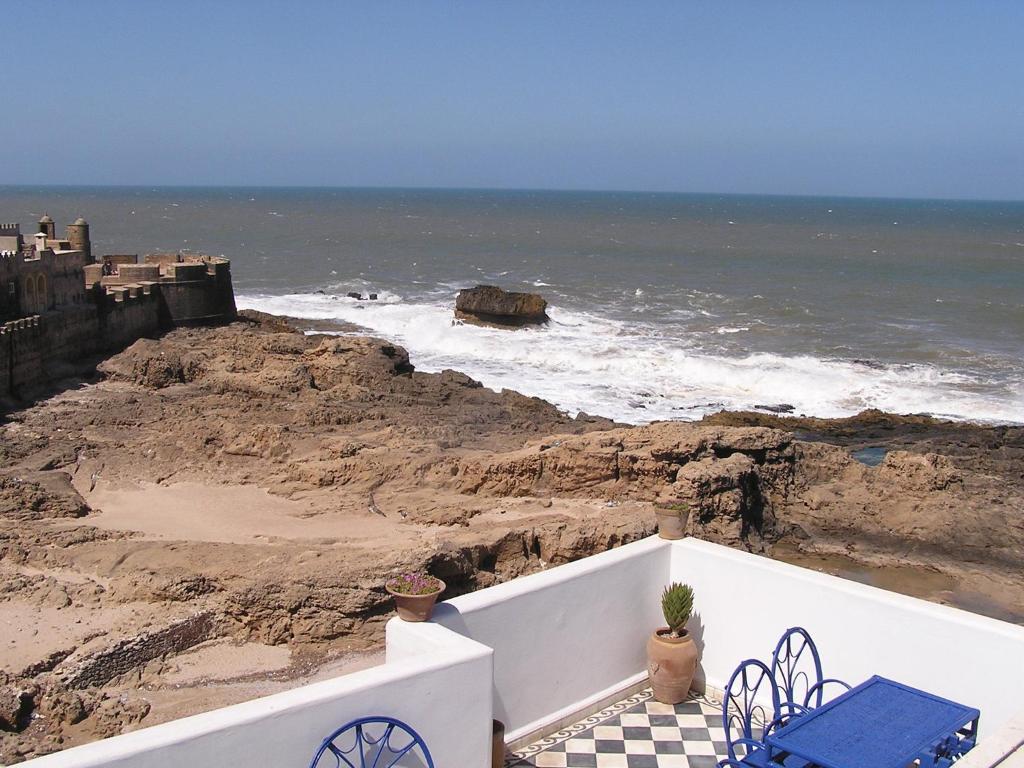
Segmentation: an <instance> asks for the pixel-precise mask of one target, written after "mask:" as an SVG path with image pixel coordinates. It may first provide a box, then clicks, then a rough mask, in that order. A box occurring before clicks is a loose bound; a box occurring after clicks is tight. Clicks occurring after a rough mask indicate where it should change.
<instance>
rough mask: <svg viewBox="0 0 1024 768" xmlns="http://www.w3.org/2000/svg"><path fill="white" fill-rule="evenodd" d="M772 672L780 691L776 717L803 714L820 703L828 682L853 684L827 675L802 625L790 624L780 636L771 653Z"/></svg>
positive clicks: (816, 650) (814, 646) (808, 634)
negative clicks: (794, 625) (825, 675)
mask: <svg viewBox="0 0 1024 768" xmlns="http://www.w3.org/2000/svg"><path fill="white" fill-rule="evenodd" d="M772 674H773V676H774V677H775V682H776V685H777V687H778V693H779V702H780V703H779V708H778V709H776V710H775V718H776V719H779V718H784V717H793V716H797V717H798V716H800V715H802V714H804V713H806V712H807V711H808V710H810V709H814V708H815V707H820V706H821V705H822V703H823V701H824V689H825V686H826V685H829V684H836V685H841V686H843V688H845V689H846V690H850V686H849V685H847V684H846V683H844V682H843V681H842V680H836V679H835V678H827V679H826V678H824V677H823V676H822V672H821V657H820V656H819V655H818V647H817V646H816V645H815V644H814V641H813V640H812V639H811V635H810V633H809V632H808V631H807V630H806V629H804V628H803V627H790V628H789V629H787V630H786V631H785V632H784V633H783V634H782V637H781V638H779V642H778V644H777V645H776V646H775V651H774V652H773V653H772Z"/></svg>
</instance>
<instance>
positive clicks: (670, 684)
mask: <svg viewBox="0 0 1024 768" xmlns="http://www.w3.org/2000/svg"><path fill="white" fill-rule="evenodd" d="M661 610H662V613H663V614H664V616H665V622H666V624H667V625H668V626H665V627H660V628H658V629H657V630H655V632H654V634H653V635H651V637H650V639H648V641H647V675H648V678H649V679H650V682H651V688H652V689H653V691H654V698H655V699H657V700H658V701H660V702H662V703H663V704H679V703H680V702H682V701H685V700H686V697H687V696H688V695H689V692H690V685H691V683H693V676H694V674H695V673H696V671H697V646H696V645H695V644H694V642H693V638H692V637H690V634H689V632H687V630H686V623H687V622H688V621H689V620H690V615H691V614H692V613H693V588H692V587H690V586H689V585H688V584H679V583H676V582H673V583H672V584H669V585H668V586H667V587H665V591H664V592H662V595H661Z"/></svg>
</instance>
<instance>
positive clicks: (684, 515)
mask: <svg viewBox="0 0 1024 768" xmlns="http://www.w3.org/2000/svg"><path fill="white" fill-rule="evenodd" d="M654 516H655V517H657V518H658V535H659V536H660V537H661V538H663V539H671V540H676V539H681V538H683V537H684V536H685V535H686V524H687V523H688V522H689V520H690V505H689V504H687V503H686V502H672V503H663V504H658V505H657V506H655V508H654Z"/></svg>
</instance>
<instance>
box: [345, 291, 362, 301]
mask: <svg viewBox="0 0 1024 768" xmlns="http://www.w3.org/2000/svg"><path fill="white" fill-rule="evenodd" d="M345 295H346V296H348V297H349V298H350V299H355V300H356V301H362V300H363V294H361V293H356V292H355V291H349V292H348V293H346V294H345Z"/></svg>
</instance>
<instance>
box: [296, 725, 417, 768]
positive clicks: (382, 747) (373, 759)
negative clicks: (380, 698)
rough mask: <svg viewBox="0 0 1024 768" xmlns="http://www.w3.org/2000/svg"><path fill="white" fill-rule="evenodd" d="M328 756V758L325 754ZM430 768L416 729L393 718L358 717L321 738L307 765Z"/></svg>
mask: <svg viewBox="0 0 1024 768" xmlns="http://www.w3.org/2000/svg"><path fill="white" fill-rule="evenodd" d="M328 755H330V757H328ZM342 766H347V768H434V760H433V758H432V757H431V756H430V751H429V750H428V749H427V745H426V744H425V743H424V742H423V739H422V738H421V737H420V735H419V734H418V733H416V731H414V730H413V729H412V728H410V727H409V726H408V725H406V724H405V723H403V722H402V721H401V720H395V719H394V718H393V717H361V718H359V719H358V720H353V721H352V722H350V723H346V724H345V725H343V726H341V728H339V729H338V730H336V731H335V732H334V733H332V734H331V735H330V736H328V737H327V738H326V739H324V740H323V743H322V744H321V745H320V749H318V750H317V751H316V755H314V756H313V761H312V762H311V763H310V764H309V768H341V767H342Z"/></svg>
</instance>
